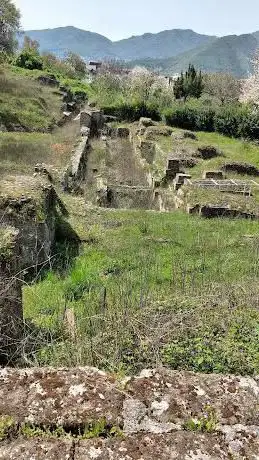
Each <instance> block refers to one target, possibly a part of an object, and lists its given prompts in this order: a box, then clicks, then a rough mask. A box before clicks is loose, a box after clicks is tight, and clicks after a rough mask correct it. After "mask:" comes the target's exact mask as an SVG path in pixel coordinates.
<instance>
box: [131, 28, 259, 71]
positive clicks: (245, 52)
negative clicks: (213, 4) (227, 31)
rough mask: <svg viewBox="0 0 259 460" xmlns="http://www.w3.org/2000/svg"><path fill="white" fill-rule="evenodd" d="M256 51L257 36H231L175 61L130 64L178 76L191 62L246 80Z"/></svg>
mask: <svg viewBox="0 0 259 460" xmlns="http://www.w3.org/2000/svg"><path fill="white" fill-rule="evenodd" d="M257 48H258V41H257V39H256V37H255V35H253V34H246V35H240V36H237V35H231V36H226V37H221V38H218V39H216V40H213V42H211V43H209V44H207V45H203V46H200V47H198V48H196V49H195V50H192V51H188V52H186V53H182V54H180V55H178V56H175V57H172V58H168V59H147V60H135V61H133V62H132V63H131V65H132V66H134V65H145V66H146V67H149V68H157V69H160V70H162V71H163V72H164V73H178V72H181V71H182V70H184V69H186V68H187V66H188V64H189V63H190V62H191V63H193V64H194V65H195V66H197V67H199V68H200V69H201V70H203V71H206V72H229V73H232V74H234V75H236V76H237V77H245V76H247V75H248V73H250V72H251V71H252V67H251V58H252V56H253V55H254V54H255V51H256V49H257Z"/></svg>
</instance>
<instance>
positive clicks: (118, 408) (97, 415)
mask: <svg viewBox="0 0 259 460" xmlns="http://www.w3.org/2000/svg"><path fill="white" fill-rule="evenodd" d="M258 403H259V384H258V379H253V378H250V377H236V376H224V375H217V374H211V375H206V374H195V373H192V372H186V371H182V372H177V371H170V370H167V369H161V370H159V371H158V370H146V371H143V372H142V373H141V374H140V376H137V377H132V378H127V379H126V380H125V381H123V382H121V381H120V380H116V379H115V378H114V377H113V376H111V375H109V374H105V373H104V372H102V371H99V370H97V369H94V368H77V369H52V368H45V369H40V368H34V369H20V370H19V369H2V370H1V371H0V414H5V415H9V416H12V417H14V420H15V421H16V422H17V423H22V422H31V423H34V424H36V425H42V424H51V425H53V424H54V425H66V424H67V425H73V424H80V423H87V422H90V421H92V420H100V419H102V418H105V419H106V420H107V421H109V422H110V421H112V423H119V424H120V425H121V423H122V422H123V425H124V429H125V430H126V431H128V432H139V431H141V432H143V431H146V432H161V431H162V432H168V431H172V430H175V429H176V430H177V429H178V428H179V427H178V428H177V426H176V425H180V427H181V426H182V425H183V424H184V423H186V421H188V420H189V419H190V418H192V417H198V418H199V417H202V416H203V415H204V414H205V413H206V411H207V409H206V408H207V407H208V406H209V407H210V408H211V409H213V411H214V412H215V414H216V417H217V422H218V423H219V424H220V425H229V426H231V425H238V424H242V425H244V426H253V425H254V426H257V425H258V426H259V412H258ZM145 420H146V426H145V424H143V423H144V421H145ZM134 424H135V425H134ZM152 424H153V426H155V427H156V428H155V429H153V428H152ZM168 424H169V425H168ZM170 424H172V425H170ZM150 427H151V428H150ZM163 427H165V429H163ZM168 428H170V429H168ZM157 430H158V431H157Z"/></svg>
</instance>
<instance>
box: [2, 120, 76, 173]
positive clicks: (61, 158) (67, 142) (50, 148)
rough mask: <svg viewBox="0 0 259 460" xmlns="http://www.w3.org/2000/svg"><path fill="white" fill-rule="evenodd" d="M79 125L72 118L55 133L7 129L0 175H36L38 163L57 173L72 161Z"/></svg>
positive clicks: (3, 134) (4, 134)
mask: <svg viewBox="0 0 259 460" xmlns="http://www.w3.org/2000/svg"><path fill="white" fill-rule="evenodd" d="M78 133H79V124H78V123H77V122H74V121H72V122H71V123H69V124H66V126H64V127H62V128H56V129H55V130H54V132H53V133H52V134H47V133H45V134H44V133H37V132H36V133H35V132H34V133H14V132H10V133H9V132H4V133H1V136H0V174H1V176H3V175H7V174H9V175H10V174H12V175H13V174H19V175H20V174H32V173H33V172H34V166H35V165H36V164H37V163H44V164H46V165H47V167H48V169H49V170H50V171H51V172H52V173H54V175H55V174H56V173H57V170H60V171H61V170H62V169H64V167H65V166H66V165H67V164H68V162H69V159H70V157H71V151H72V149H73V145H74V143H75V140H76V138H77V135H78Z"/></svg>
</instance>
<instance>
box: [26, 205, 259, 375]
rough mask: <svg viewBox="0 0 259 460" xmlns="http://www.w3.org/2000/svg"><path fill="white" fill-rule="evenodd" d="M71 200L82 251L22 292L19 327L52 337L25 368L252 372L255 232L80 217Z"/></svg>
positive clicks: (128, 216) (243, 224)
mask: <svg viewBox="0 0 259 460" xmlns="http://www.w3.org/2000/svg"><path fill="white" fill-rule="evenodd" d="M73 200H74V199H73V198H72V197H70V198H69V200H68V201H67V202H66V204H67V206H68V207H69V209H71V211H72V214H71V223H72V224H73V226H74V228H76V229H77V230H78V232H79V234H80V236H81V237H82V238H84V240H85V241H88V243H86V244H85V245H84V246H83V248H82V253H81V254H80V256H79V257H78V258H77V259H76V260H75V262H74V264H73V266H72V267H70V268H68V270H67V271H66V272H65V273H64V272H63V273H62V275H60V274H59V273H58V272H55V271H53V272H50V273H49V274H48V276H47V278H45V279H42V280H41V281H40V282H38V283H37V284H34V285H33V286H30V287H26V288H24V294H23V295H24V313H25V318H26V320H29V321H32V322H33V323H34V324H35V325H36V326H37V327H40V328H43V329H47V330H49V331H50V335H51V337H52V340H51V341H50V342H48V343H45V344H44V343H38V342H37V343H36V345H35V349H34V353H33V357H31V358H30V359H31V360H32V361H31V362H32V364H35V363H37V364H40V365H95V366H99V367H101V368H105V369H109V370H112V371H116V372H121V371H124V372H135V371H137V370H139V369H140V368H142V367H145V366H155V365H157V364H161V363H164V364H166V365H169V366H171V367H172V368H187V369H191V370H198V371H208V372H213V371H214V372H233V373H250V374H251V373H254V372H258V371H259V347H258V338H259V337H258V334H259V312H258V309H257V301H256V294H255V293H256V292H257V288H256V285H257V280H258V273H259V264H258V252H259V243H258V224H257V223H256V222H252V221H243V220H220V219H216V220H213V221H210V220H202V219H199V218H196V217H192V216H188V215H185V214H182V213H178V212H177V213H173V214H159V213H154V212H148V211H147V212H140V211H117V210H116V211H115V210H114V211H113V210H102V209H100V210H99V209H96V210H85V208H84V205H83V202H82V204H81V205H80V200H78V198H77V199H76V207H77V208H76V209H75V203H74V206H73ZM65 309H69V310H71V311H73V312H74V315H75V321H76V338H71V337H70V334H69V330H67V329H66V327H65V326H64V323H63V317H64V311H65ZM248 337H249V341H248ZM206 344H207V345H206ZM192 351H193V355H192ZM213 353H214V355H213ZM215 354H216V356H215ZM191 358H193V359H191Z"/></svg>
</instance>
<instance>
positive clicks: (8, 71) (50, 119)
mask: <svg viewBox="0 0 259 460" xmlns="http://www.w3.org/2000/svg"><path fill="white" fill-rule="evenodd" d="M35 76H36V75H35V72H31V74H30V76H29V75H28V72H27V73H17V72H16V71H15V70H14V68H13V67H6V68H5V69H4V72H3V73H1V74H0V123H2V124H4V125H5V126H7V128H8V129H9V130H11V129H12V128H13V127H14V126H15V125H16V126H22V127H23V129H24V130H26V131H45V130H47V129H48V128H49V127H50V126H51V125H53V123H55V121H57V120H59V119H60V118H61V111H60V106H61V103H62V101H61V97H60V96H59V95H57V94H56V90H55V89H53V88H49V87H46V86H42V85H41V84H40V83H38V82H37V81H36V80H35Z"/></svg>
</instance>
